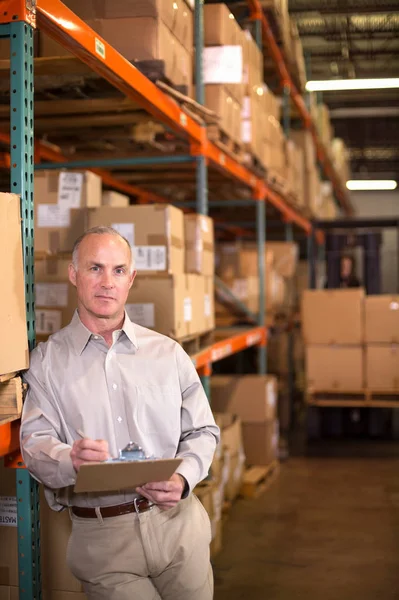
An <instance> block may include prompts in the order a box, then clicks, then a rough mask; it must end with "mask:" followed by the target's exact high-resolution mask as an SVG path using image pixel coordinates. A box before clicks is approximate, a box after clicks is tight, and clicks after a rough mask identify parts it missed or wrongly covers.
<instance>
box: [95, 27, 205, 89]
mask: <svg viewBox="0 0 399 600" xmlns="http://www.w3.org/2000/svg"><path fill="white" fill-rule="evenodd" d="M87 24H88V25H89V27H91V28H92V29H94V31H95V32H96V33H98V34H99V35H100V36H101V37H102V38H104V40H106V41H107V42H108V43H109V44H111V46H113V48H115V50H117V51H118V52H119V53H120V54H122V56H124V57H125V58H126V59H127V60H128V61H149V60H160V61H163V63H164V76H165V77H167V78H168V79H169V80H170V81H171V82H172V83H173V84H174V85H175V86H184V87H185V88H186V90H185V91H186V92H187V94H188V95H191V94H192V81H193V66H192V49H191V48H192V47H191V48H190V50H187V49H186V48H185V47H184V46H183V45H182V44H181V42H180V41H179V40H178V39H177V38H176V37H175V35H173V33H172V32H171V31H170V29H169V28H168V27H167V26H166V25H165V24H164V23H163V22H162V21H161V20H160V19H156V18H152V17H137V18H123V19H115V18H110V19H90V20H88V21H87Z"/></svg>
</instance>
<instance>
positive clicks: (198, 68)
mask: <svg viewBox="0 0 399 600" xmlns="http://www.w3.org/2000/svg"><path fill="white" fill-rule="evenodd" d="M194 33H195V81H196V84H195V99H196V101H197V102H198V103H199V104H205V89H204V77H203V64H202V63H203V50H204V0H195V5H194ZM196 160H197V166H196V171H197V172H196V210H197V213H199V214H201V215H207V214H208V167H207V163H206V158H205V156H204V155H203V154H202V153H200V154H199V155H198V156H197V158H196ZM200 379H201V383H202V385H203V388H204V390H205V393H206V395H207V397H208V400H209V401H210V399H211V384H210V373H209V369H208V370H207V371H206V374H203V375H201V376H200Z"/></svg>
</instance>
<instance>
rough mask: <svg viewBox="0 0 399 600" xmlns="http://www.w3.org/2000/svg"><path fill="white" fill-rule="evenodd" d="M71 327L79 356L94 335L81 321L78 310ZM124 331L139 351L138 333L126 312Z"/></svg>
mask: <svg viewBox="0 0 399 600" xmlns="http://www.w3.org/2000/svg"><path fill="white" fill-rule="evenodd" d="M70 327H71V329H72V339H73V344H74V347H75V350H76V352H77V353H78V354H82V352H83V350H84V349H85V348H86V346H87V342H88V341H89V339H90V338H91V336H92V335H93V334H92V332H91V331H90V330H89V329H87V327H86V326H85V325H83V323H82V321H81V320H80V317H79V313H78V311H77V310H75V313H74V315H73V318H72V321H71V324H70ZM122 331H123V332H124V333H125V335H126V336H127V337H128V338H129V340H130V341H131V343H132V344H133V346H134V347H135V348H136V349H138V347H139V346H138V343H137V337H136V332H135V331H134V324H133V323H132V321H131V320H130V319H129V315H128V314H127V312H126V311H125V320H124V322H123V326H122Z"/></svg>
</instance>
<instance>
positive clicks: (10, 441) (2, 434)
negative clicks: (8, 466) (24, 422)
mask: <svg viewBox="0 0 399 600" xmlns="http://www.w3.org/2000/svg"><path fill="white" fill-rule="evenodd" d="M19 426H20V421H19V420H18V421H11V423H5V424H4V425H0V457H2V456H5V455H6V454H11V453H12V452H16V451H17V450H18V448H19Z"/></svg>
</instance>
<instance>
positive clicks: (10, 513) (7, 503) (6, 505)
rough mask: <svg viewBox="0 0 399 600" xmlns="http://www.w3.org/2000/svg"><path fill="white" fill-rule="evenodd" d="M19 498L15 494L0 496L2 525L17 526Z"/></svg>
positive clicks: (0, 523)
mask: <svg viewBox="0 0 399 600" xmlns="http://www.w3.org/2000/svg"><path fill="white" fill-rule="evenodd" d="M17 519H18V515H17V499H16V497H15V496H0V526H3V527H17V524H18V523H17Z"/></svg>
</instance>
